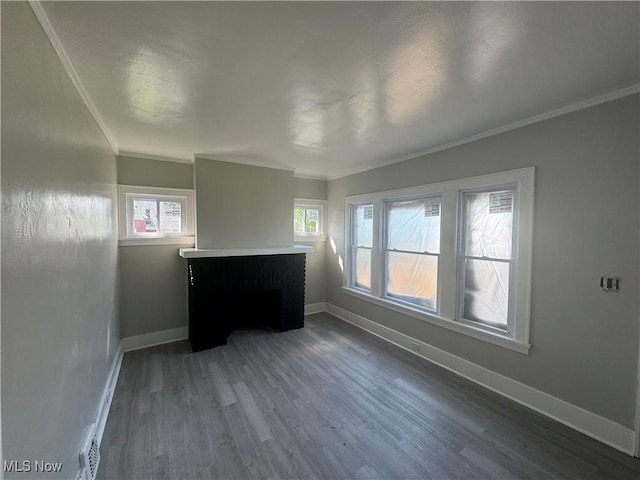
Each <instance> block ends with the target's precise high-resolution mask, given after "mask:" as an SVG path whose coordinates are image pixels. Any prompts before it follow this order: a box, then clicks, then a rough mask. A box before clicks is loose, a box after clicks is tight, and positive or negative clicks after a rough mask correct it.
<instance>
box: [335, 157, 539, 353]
mask: <svg viewBox="0 0 640 480" xmlns="http://www.w3.org/2000/svg"><path fill="white" fill-rule="evenodd" d="M533 179H534V169H533V168H526V169H521V170H514V171H511V172H503V173H498V174H492V175H485V176H481V177H473V178H466V179H461V180H455V181H450V182H443V183H438V184H431V185H423V186H420V187H411V188H405V189H400V190H393V191H387V192H378V193H372V194H365V195H357V196H352V197H347V198H346V199H345V215H346V226H347V232H345V238H346V245H345V256H346V259H345V268H344V291H345V293H348V294H350V295H354V296H357V297H359V298H361V299H364V300H367V301H370V302H372V303H375V304H378V305H380V306H383V307H385V308H388V309H391V310H395V311H399V312H402V313H405V314H407V315H410V316H413V317H415V318H418V319H421V320H425V321H427V322H430V323H433V324H436V325H439V326H442V327H444V328H448V329H450V330H454V331H456V332H459V333H462V334H465V335H469V336H472V337H475V338H479V339H482V340H485V341H488V342H490V343H494V344H497V345H500V346H504V347H506V348H510V349H512V350H515V351H518V352H521V353H527V352H528V349H529V343H528V341H529V316H530V290H531V287H530V285H531V237H532V218H533Z"/></svg>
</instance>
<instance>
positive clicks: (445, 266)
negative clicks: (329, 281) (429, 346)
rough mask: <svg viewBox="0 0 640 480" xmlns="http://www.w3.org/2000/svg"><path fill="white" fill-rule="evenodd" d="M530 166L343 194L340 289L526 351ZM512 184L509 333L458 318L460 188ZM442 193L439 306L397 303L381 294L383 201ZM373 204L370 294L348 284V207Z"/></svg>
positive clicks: (383, 226) (532, 180)
mask: <svg viewBox="0 0 640 480" xmlns="http://www.w3.org/2000/svg"><path fill="white" fill-rule="evenodd" d="M534 174H535V170H534V167H530V168H523V169H518V170H512V171H508V172H501V173H495V174H489V175H482V176H478V177H471V178H464V179H459V180H453V181H448V182H441V183H436V184H430V185H421V186H417V187H409V188H403V189H398V190H390V191H385V192H375V193H370V194H364V195H354V196H349V197H346V198H345V225H344V228H345V236H344V238H345V248H344V254H345V263H344V274H343V287H342V288H343V292H344V293H346V294H348V295H352V296H355V297H358V298H360V299H362V300H366V301H368V302H371V303H374V304H376V305H379V306H382V307H384V308H387V309H389V310H393V311H397V312H400V313H403V314H405V315H409V316H411V317H414V318H417V319H420V320H423V321H426V322H428V323H431V324H434V325H438V326H440V327H443V328H446V329H449V330H453V331H455V332H458V333H461V334H464V335H468V336H470V337H473V338H477V339H480V340H484V341H486V342H489V343H492V344H495V345H499V346H501V347H505V348H508V349H511V350H514V351H517V352H520V353H523V354H528V352H529V348H530V347H531V346H530V344H529V321H530V309H531V252H532V236H533V193H534ZM504 187H507V188H511V187H515V198H514V206H515V207H514V208H515V211H514V225H516V227H515V228H516V229H517V230H516V232H517V234H516V235H515V236H514V254H513V255H514V256H513V261H514V266H515V267H514V275H513V284H512V285H513V289H512V290H510V292H512V293H510V302H512V303H510V306H512V308H513V309H512V312H513V324H512V328H511V329H509V330H508V331H507V332H504V331H500V330H498V329H494V328H490V327H485V326H483V325H481V324H478V323H477V322H468V321H460V319H459V317H460V316H459V314H458V312H459V305H458V303H459V302H458V299H459V294H458V292H459V291H460V284H459V274H458V272H459V269H460V267H459V251H460V250H459V249H460V247H459V242H460V238H461V236H462V231H461V229H462V226H463V225H462V223H461V222H462V218H461V206H460V203H461V198H462V197H461V195H462V193H461V192H468V191H472V190H477V191H487V190H494V189H500V188H504ZM437 195H439V196H441V198H442V203H441V212H440V215H441V224H440V257H439V262H438V299H437V304H438V307H439V310H438V311H437V312H430V311H427V310H426V309H424V308H421V307H419V306H411V305H408V304H407V303H406V302H400V301H396V300H395V299H392V298H390V297H388V296H385V294H384V290H385V278H384V276H385V275H386V273H385V271H384V270H385V253H384V249H383V246H384V245H385V238H384V235H385V230H386V226H385V219H384V212H385V202H388V201H395V200H404V199H412V198H416V197H426V196H437ZM358 204H360V205H361V204H372V205H373V206H374V217H373V229H374V232H373V248H372V252H371V292H368V291H365V290H362V289H359V288H354V287H353V286H352V279H351V276H352V265H353V262H352V259H351V256H352V253H351V245H350V243H351V209H352V205H358Z"/></svg>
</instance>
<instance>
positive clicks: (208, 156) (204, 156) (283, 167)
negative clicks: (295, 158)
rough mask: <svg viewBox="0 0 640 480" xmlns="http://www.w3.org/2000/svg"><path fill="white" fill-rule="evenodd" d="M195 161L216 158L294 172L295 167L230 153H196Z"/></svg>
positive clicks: (216, 159)
mask: <svg viewBox="0 0 640 480" xmlns="http://www.w3.org/2000/svg"><path fill="white" fill-rule="evenodd" d="M193 157H194V161H195V159H198V158H200V159H203V160H214V161H216V162H225V163H235V164H240V165H250V166H252V167H262V168H273V169H276V170H286V171H288V172H294V171H295V168H294V167H292V166H290V165H286V164H284V163H280V162H278V161H275V160H268V159H266V158H265V159H261V158H251V157H243V156H233V158H230V157H229V156H228V155H224V154H222V155H215V154H213V155H211V154H207V153H194V154H193Z"/></svg>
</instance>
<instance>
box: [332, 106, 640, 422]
mask: <svg viewBox="0 0 640 480" xmlns="http://www.w3.org/2000/svg"><path fill="white" fill-rule="evenodd" d="M639 113H640V112H639V108H638V96H637V95H635V96H632V97H627V98H624V99H621V100H617V101H613V102H609V103H606V104H602V105H598V106H595V107H592V108H589V109H585V110H582V111H578V112H575V113H571V114H568V115H564V116H561V117H557V118H553V119H550V120H546V121H544V122H540V123H536V124H534V125H530V126H527V127H524V128H520V129H517V130H513V131H510V132H507V133H503V134H501V135H497V136H493V137H490V138H486V139H483V140H479V141H476V142H473V143H469V144H466V145H462V146H459V147H456V148H452V149H449V150H445V151H441V152H438V153H434V154H431V155H428V156H424V157H421V158H417V159H413V160H408V161H405V162H402V163H399V164H394V165H391V166H388V167H384V168H379V169H376V170H372V171H369V172H364V173H361V174H358V175H353V176H350V177H345V178H342V179H338V180H334V181H330V182H329V185H328V200H329V235H330V236H331V237H333V239H334V241H335V243H336V245H337V254H334V253H333V251H332V250H331V249H328V250H327V301H328V302H330V303H333V304H335V305H338V306H340V307H342V308H345V309H347V310H350V311H352V312H354V313H356V314H359V315H361V316H363V317H366V318H368V319H370V320H373V321H375V322H377V323H380V324H383V325H385V326H387V327H390V328H393V329H395V330H398V331H400V332H403V333H405V334H407V335H409V336H412V337H414V338H417V339H420V340H422V341H424V342H426V343H429V344H431V345H433V346H435V347H438V348H440V349H442V350H445V351H447V352H451V353H453V354H455V355H458V356H460V357H462V358H465V359H467V360H470V361H472V362H474V363H476V364H478V365H482V366H484V367H486V368H489V369H491V370H493V371H495V372H498V373H500V374H503V375H506V376H507V377H510V378H513V379H515V380H518V381H520V382H522V383H524V384H526V385H530V386H532V387H534V388H536V389H539V390H541V391H543V392H547V393H549V394H551V395H554V396H556V397H558V398H561V399H563V400H566V401H567V402H570V403H572V404H574V405H578V406H581V407H583V408H585V409H587V410H589V411H592V412H594V413H597V414H599V415H602V416H604V417H606V418H609V419H611V420H613V421H615V422H618V423H619V424H621V425H623V426H625V427H627V428H633V426H634V411H635V403H634V402H635V387H636V379H637V376H636V370H637V367H638V365H637V362H638V338H639V337H638V335H639V332H638V329H639V320H638V319H639V316H638V264H639V259H638V243H639V238H638V237H639V218H638V217H639V205H638V195H639V187H638V184H639V181H638V176H639V158H640V154H639V150H638V149H639V133H638V132H639V130H640V125H639V121H638V118H639ZM528 166H535V167H536V186H535V213H534V238H533V278H532V310H531V343H532V345H533V347H532V349H531V351H530V354H529V355H528V356H526V355H522V354H519V353H516V352H513V351H510V350H506V349H503V348H501V347H498V346H494V345H491V344H488V343H485V342H482V341H480V340H476V339H473V338H470V337H467V336H464V335H460V334H457V333H455V332H452V331H449V330H445V329H442V328H439V327H437V326H434V325H431V324H428V323H425V322H421V321H420V320H416V319H413V318H411V317H407V316H404V315H402V314H399V313H395V312H392V311H390V310H387V309H384V308H380V307H378V306H375V305H372V304H370V303H367V302H364V301H361V300H359V299H356V298H353V297H351V296H347V295H345V294H344V293H342V291H341V285H342V274H341V271H340V268H339V266H338V255H341V256H344V223H343V222H344V197H345V196H346V195H354V194H360V193H367V192H376V191H383V190H389V189H395V188H401V187H406V186H414V185H421V184H427V183H433V182H440V181H444V180H451V179H456V178H464V177H471V176H476V175H482V174H487V173H494V172H500V171H505V170H510V169H515V168H520V167H528ZM603 274H609V275H618V276H620V277H622V285H623V286H622V291H621V292H620V293H615V294H614V293H610V294H606V293H604V292H602V291H600V289H599V278H600V276H601V275H603Z"/></svg>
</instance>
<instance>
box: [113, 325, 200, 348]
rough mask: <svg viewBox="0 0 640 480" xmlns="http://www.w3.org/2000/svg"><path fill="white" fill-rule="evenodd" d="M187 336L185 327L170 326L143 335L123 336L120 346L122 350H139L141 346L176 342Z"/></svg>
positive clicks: (187, 331)
mask: <svg viewBox="0 0 640 480" xmlns="http://www.w3.org/2000/svg"><path fill="white" fill-rule="evenodd" d="M188 337H189V330H188V328H187V327H179V328H170V329H168V330H160V331H159V332H152V333H145V334H143V335H135V336H133V337H125V338H123V339H122V340H121V343H120V345H121V348H122V351H123V352H130V351H132V350H139V349H141V348H148V347H154V346H156V345H162V344H164V343H171V342H177V341H179V340H185V339H186V338H188Z"/></svg>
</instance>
